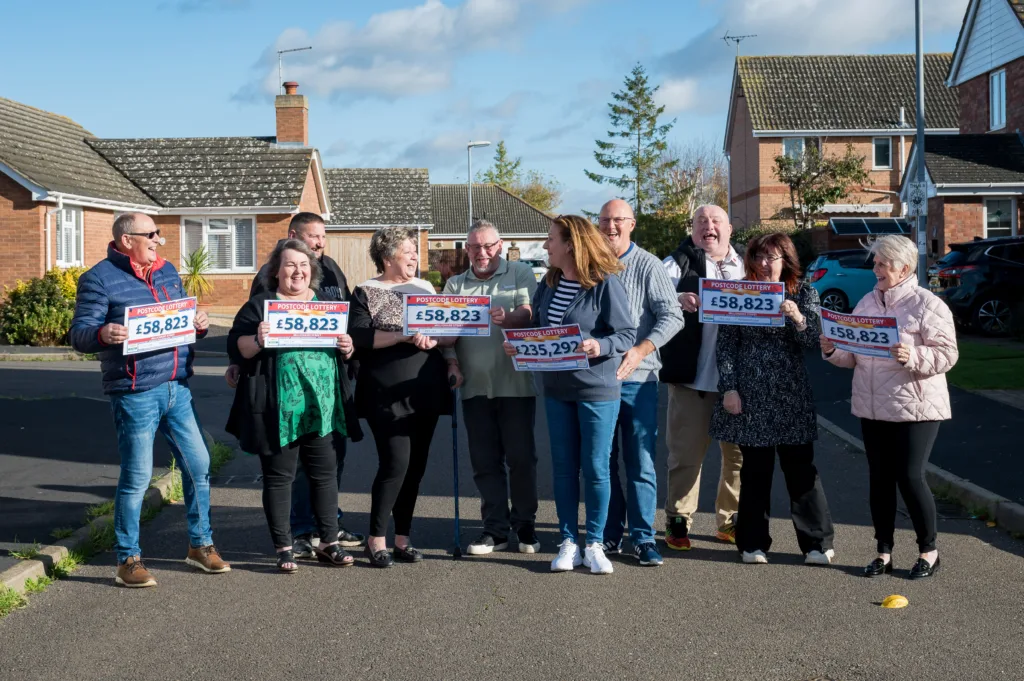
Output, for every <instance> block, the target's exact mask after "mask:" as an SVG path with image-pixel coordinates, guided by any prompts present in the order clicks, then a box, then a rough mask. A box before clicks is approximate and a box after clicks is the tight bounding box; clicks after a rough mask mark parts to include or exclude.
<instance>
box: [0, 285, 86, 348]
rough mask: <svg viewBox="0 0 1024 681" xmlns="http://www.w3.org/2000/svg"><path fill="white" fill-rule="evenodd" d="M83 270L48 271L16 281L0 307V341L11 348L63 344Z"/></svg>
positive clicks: (73, 312)
mask: <svg viewBox="0 0 1024 681" xmlns="http://www.w3.org/2000/svg"><path fill="white" fill-rule="evenodd" d="M84 271H85V269H84V268H80V267H76V268H70V269H66V270H50V271H49V272H47V273H46V274H45V275H44V276H43V277H42V278H39V279H30V280H29V281H19V282H18V283H17V284H15V285H14V287H13V288H10V289H6V290H5V297H4V301H3V303H2V304H0V341H2V342H3V343H7V344H10V345H34V346H41V345H65V344H66V343H67V335H68V329H69V328H70V327H71V318H72V317H73V316H74V314H75V292H76V290H77V287H78V277H79V276H81V274H82V272H84Z"/></svg>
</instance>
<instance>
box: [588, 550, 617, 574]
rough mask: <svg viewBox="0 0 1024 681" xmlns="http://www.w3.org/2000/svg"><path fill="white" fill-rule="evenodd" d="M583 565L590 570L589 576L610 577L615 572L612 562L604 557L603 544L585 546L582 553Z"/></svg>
mask: <svg viewBox="0 0 1024 681" xmlns="http://www.w3.org/2000/svg"><path fill="white" fill-rule="evenodd" d="M583 564H584V565H586V566H587V567H588V568H590V572H591V574H595V575H610V574H611V573H613V572H615V568H614V567H612V562H611V561H610V560H608V556H606V555H604V544H587V550H586V551H584V552H583Z"/></svg>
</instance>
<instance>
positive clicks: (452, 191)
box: [430, 184, 551, 238]
mask: <svg viewBox="0 0 1024 681" xmlns="http://www.w3.org/2000/svg"><path fill="white" fill-rule="evenodd" d="M430 191H431V194H432V196H433V207H434V229H433V230H432V231H431V232H430V236H431V237H439V236H448V237H456V236H459V237H463V238H464V237H465V236H466V232H467V231H468V229H469V219H468V217H467V213H468V212H469V211H468V206H469V197H468V191H467V187H466V185H464V184H433V185H430ZM473 217H474V218H475V219H485V220H489V221H490V222H493V223H494V226H495V227H497V228H498V231H499V232H500V233H501V234H502V236H506V235H507V236H516V235H541V234H547V233H548V228H550V227H551V216H549V215H548V214H547V213H544V212H543V211H541V210H539V209H537V208H534V207H533V206H531V205H530V204H528V203H527V202H526V201H523V200H522V199H521V198H519V197H518V196H515V195H514V194H510V193H509V192H507V191H505V190H504V189H502V188H501V187H499V186H497V185H493V184H474V185H473Z"/></svg>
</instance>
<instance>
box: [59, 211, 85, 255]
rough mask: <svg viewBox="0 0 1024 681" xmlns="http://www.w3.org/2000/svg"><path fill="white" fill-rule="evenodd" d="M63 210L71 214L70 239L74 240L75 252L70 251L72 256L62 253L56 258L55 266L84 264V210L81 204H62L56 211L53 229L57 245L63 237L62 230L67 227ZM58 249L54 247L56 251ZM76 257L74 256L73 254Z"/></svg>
mask: <svg viewBox="0 0 1024 681" xmlns="http://www.w3.org/2000/svg"><path fill="white" fill-rule="evenodd" d="M65 212H70V213H71V214H72V216H76V217H72V220H71V229H72V230H73V234H72V239H73V240H74V248H75V250H76V251H77V253H72V257H71V258H68V254H67V253H64V254H63V255H64V257H63V258H57V259H56V262H57V267H65V268H66V267H81V266H82V265H84V264H85V263H84V260H85V210H84V209H83V208H82V207H81V206H63V207H62V208H61V209H60V210H58V211H57V213H56V214H55V216H54V217H56V218H57V220H56V223H57V228H56V229H55V230H54V233H55V234H56V237H57V241H56V243H57V244H58V245H59V244H60V243H61V238H62V237H63V231H64V230H65V229H67V226H66V225H65V221H64V214H65ZM57 250H58V249H56V248H55V249H54V251H55V252H57ZM76 255H77V256H78V257H75V256H76Z"/></svg>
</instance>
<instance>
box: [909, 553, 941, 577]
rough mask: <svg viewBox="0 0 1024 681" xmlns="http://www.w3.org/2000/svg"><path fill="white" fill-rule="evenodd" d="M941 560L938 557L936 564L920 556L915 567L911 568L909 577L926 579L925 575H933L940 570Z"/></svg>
mask: <svg viewBox="0 0 1024 681" xmlns="http://www.w3.org/2000/svg"><path fill="white" fill-rule="evenodd" d="M941 561H942V559H941V558H936V559H935V564H934V565H932V564H931V563H929V562H928V561H927V560H925V559H924V558H918V559H917V562H916V563H914V567H912V568H910V574H909V575H908V579H924V578H925V577H931V576H932V575H934V574H935V573H936V572H938V571H939V563H940V562H941Z"/></svg>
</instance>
